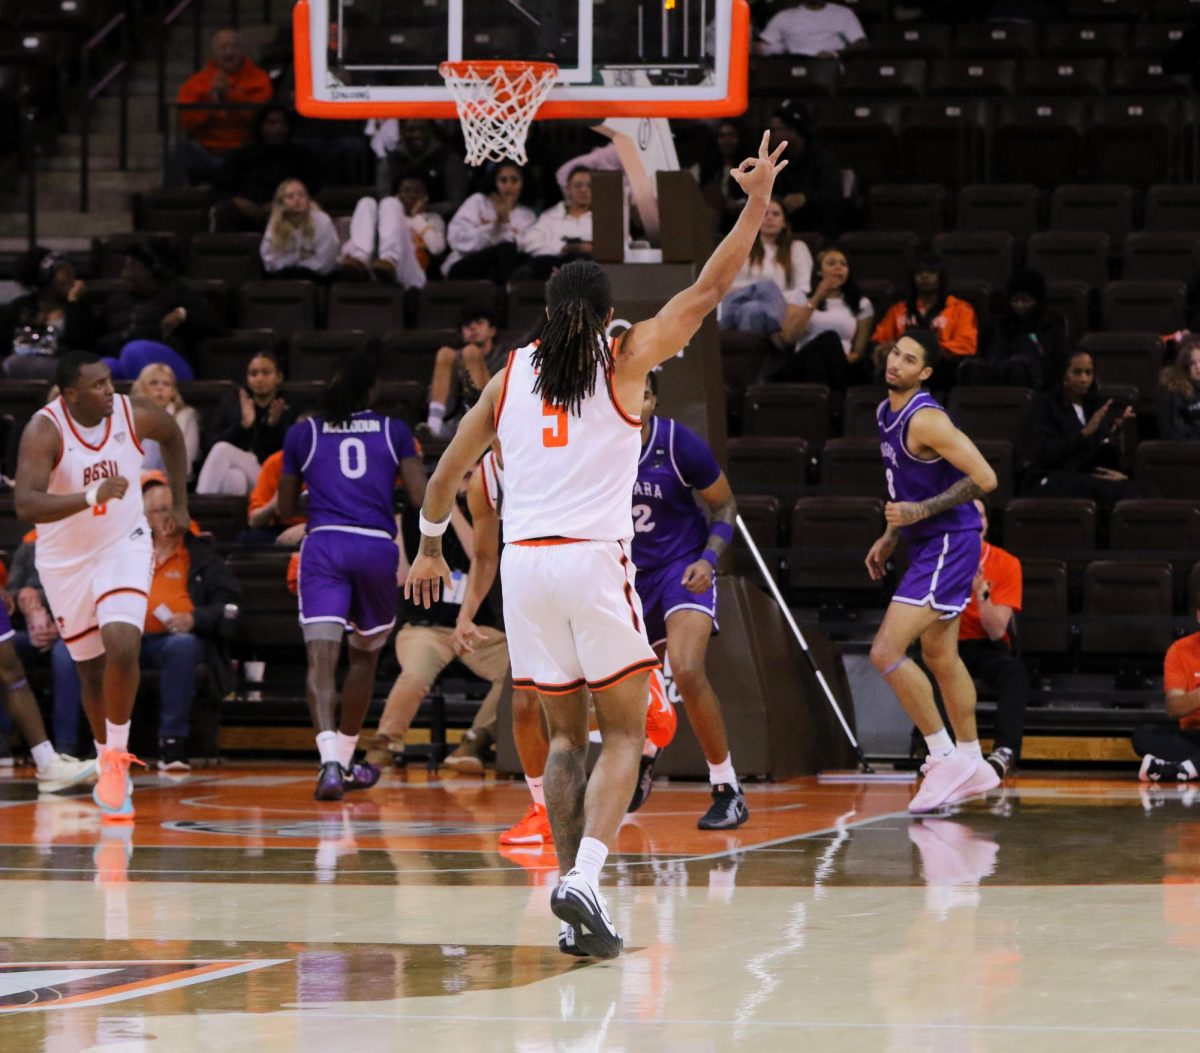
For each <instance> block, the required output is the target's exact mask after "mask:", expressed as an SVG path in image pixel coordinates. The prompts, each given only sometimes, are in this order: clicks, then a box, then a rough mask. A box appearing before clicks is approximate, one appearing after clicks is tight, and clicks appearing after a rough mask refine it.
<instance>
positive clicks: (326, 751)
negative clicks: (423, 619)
mask: <svg viewBox="0 0 1200 1053" xmlns="http://www.w3.org/2000/svg"><path fill="white" fill-rule="evenodd" d="M374 387H375V364H374V362H373V361H372V360H371V358H370V356H369V355H366V354H353V355H350V356H348V357H347V358H345V359H344V360H342V361H340V362H339V363H338V364H337V365H336V366H335V367H334V373H333V377H332V379H331V380H330V382H329V387H328V388H327V389H326V392H325V407H324V412H323V413H322V414H321V415H320V416H318V417H311V418H309V419H308V420H306V421H302V422H300V423H299V424H293V425H292V427H291V428H289V429H288V433H287V436H286V438H285V439H284V441H283V475H282V476H281V477H280V480H279V514H280V515H281V516H282V517H283V518H285V519H289V518H291V517H293V516H295V515H297V514H304V513H303V512H302V511H301V501H300V486H301V483H303V484H305V485H307V487H308V495H307V496H308V501H307V505H308V507H307V514H308V529H307V532H306V533H305V537H304V543H303V544H302V545H301V546H300V625H301V626H302V628H303V632H304V645H305V649H306V650H307V652H308V681H307V689H308V708H309V714H310V716H311V717H312V722H313V726H314V727H315V728H316V729H317V749H318V751H319V752H320V755H321V771H320V774H319V776H318V777H317V789H316V798H317V800H319V801H338V800H341V798H342V794H343V792H344V791H346V790H358V789H365V788H367V787H370V786H374V785H375V783H376V782H378V781H379V769H378V768H376V767H375V766H374V765H373V764H366V763H360V764H355V763H354V750H355V748H356V747H357V745H358V733H359V730H360V729H361V728H362V722H363V717H365V716H366V712H367V706H368V705H369V704H370V701H371V688H372V686H373V685H374V683H375V668H376V666H377V665H378V664H379V651H380V648H382V647H383V645H384V644H385V643H386V642H387V638H388V634H389V633H390V632H391V629H392V626H393V625H395V623H396V586H397V578H396V574H397V570H398V567H399V550H398V548H397V546H396V540H395V539H396V515H395V511H394V508H393V493H394V491H395V488H396V474H397V471H399V473H400V476H401V477H402V479H403V481H404V489H405V490H406V491H407V493H408V496H409V498H410V499H411V500H412V502H413V504H414V505H415V506H417V507H420V505H421V502H422V501H423V500H424V498H425V472H424V470H423V469H422V467H421V460H420V458H419V457H418V456H417V450H416V445H415V443H414V442H413V436H412V432H411V431H409V429H408V425H406V424H403V423H402V422H400V421H398V420H393V419H391V418H390V417H384V416H382V415H381V414H378V413H374V412H372V411H371V410H369V409H367V407H368V406H369V405H370V404H371V395H372V389H373V388H374ZM347 632H349V637H348V639H347V643H348V644H349V649H350V668H349V670H348V671H347V673H346V679H345V682H344V683H343V684H342V712H341V721H340V723H339V722H336V721H335V718H334V714H335V711H336V709H337V682H336V679H335V674H336V671H337V663H338V657H339V655H340V654H341V650H342V637H343V636H346V634H347Z"/></svg>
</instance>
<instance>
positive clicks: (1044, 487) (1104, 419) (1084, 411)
mask: <svg viewBox="0 0 1200 1053" xmlns="http://www.w3.org/2000/svg"><path fill="white" fill-rule="evenodd" d="M1134 420H1135V415H1134V411H1133V407H1132V406H1129V405H1124V406H1119V405H1117V404H1116V403H1115V401H1114V400H1113V399H1108V400H1107V401H1106V402H1103V403H1101V402H1100V398H1099V396H1098V394H1097V392H1096V373H1095V367H1094V365H1093V364H1092V356H1091V355H1090V354H1088V353H1087V352H1086V351H1076V352H1075V353H1074V354H1073V355H1071V357H1070V358H1069V359H1068V360H1067V369H1066V373H1065V375H1064V377H1063V381H1062V385H1061V387H1060V388H1059V390H1058V391H1057V392H1053V393H1044V394H1042V395H1039V396H1038V398H1037V401H1036V402H1035V403H1034V406H1033V410H1032V412H1031V413H1030V415H1029V420H1028V421H1027V422H1026V454H1027V457H1028V464H1029V468H1028V474H1027V480H1026V492H1027V493H1028V494H1030V495H1031V496H1044V497H1084V498H1090V499H1091V500H1093V501H1096V502H1097V503H1098V504H1101V505H1104V506H1108V507H1110V506H1112V505H1113V504H1115V503H1116V502H1117V501H1121V500H1124V499H1125V498H1132V497H1153V496H1154V494H1153V492H1152V488H1150V487H1148V486H1147V485H1146V484H1144V483H1140V482H1137V481H1135V480H1133V479H1130V478H1129V476H1128V475H1126V474H1125V473H1124V472H1123V471H1121V470H1120V469H1121V467H1122V465H1121V444H1120V441H1119V437H1120V432H1121V429H1122V428H1125V427H1133V426H1134V425H1133V424H1132V423H1131V422H1133V421H1134Z"/></svg>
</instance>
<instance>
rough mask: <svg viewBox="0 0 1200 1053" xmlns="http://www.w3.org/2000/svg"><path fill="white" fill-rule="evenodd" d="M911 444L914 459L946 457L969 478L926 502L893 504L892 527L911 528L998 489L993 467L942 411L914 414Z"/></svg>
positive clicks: (890, 508)
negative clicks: (911, 525) (915, 524)
mask: <svg viewBox="0 0 1200 1053" xmlns="http://www.w3.org/2000/svg"><path fill="white" fill-rule="evenodd" d="M908 443H909V446H910V447H911V452H912V453H913V455H914V456H917V457H942V458H944V459H945V460H947V461H949V462H950V463H951V464H952V465H954V467H955V468H957V469H958V470H959V471H960V472H962V473H963V475H964V476H965V477H966V478H964V479H959V480H958V482H956V483H955V484H954V485H953V486H950V487H948V488H947V489H945V490H943V491H942V492H941V493H940V494H937V495H936V496H934V497H931V498H929V499H927V500H925V501H896V502H889V504H888V505H887V506H886V508H885V509H884V515H885V517H886V518H887V521H888V526H889V528H891V527H901V526H909V525H910V524H912V523H917V522H919V521H920V520H922V519H928V518H929V517H930V516H935V515H937V514H938V513H939V512H944V511H946V509H948V508H953V507H954V506H955V505H961V504H965V503H966V502H967V501H974V500H975V499H976V498H977V497H982V496H983V495H984V494H987V493H991V492H992V491H993V490H995V489H996V473H995V472H994V471H993V470H992V466H991V465H990V464H988V463H987V461H986V460H985V459H984V456H983V454H981V453H980V452H979V450H978V449H977V448H976V446H975V444H974V443H973V442H972V441H971V440H970V439H969V438H967V436H966V435H965V434H964V433H963V432H961V431H959V430H958V428H956V427H955V426H954V424H953V422H952V421H951V420H950V418H949V417H948V416H947V415H946V414H945V413H943V412H941V411H940V410H936V409H932V408H931V409H923V410H918V411H917V412H916V413H915V414H914V415H913V418H912V422H911V423H910V424H909V426H908Z"/></svg>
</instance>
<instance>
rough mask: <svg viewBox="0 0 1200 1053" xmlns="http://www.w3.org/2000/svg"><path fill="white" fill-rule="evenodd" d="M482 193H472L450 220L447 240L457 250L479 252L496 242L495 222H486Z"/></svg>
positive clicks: (484, 199)
mask: <svg viewBox="0 0 1200 1053" xmlns="http://www.w3.org/2000/svg"><path fill="white" fill-rule="evenodd" d="M486 200H487V198H485V197H484V196H483V195H482V194H472V195H471V196H470V197H469V198H467V200H466V201H464V202H463V203H462V207H461V208H460V209H459V210H458V211H457V212H455V213H454V218H453V219H452V220H450V230H449V233H448V235H447V240H448V241H449V242H450V247H451V248H452V249H454V251H455V252H464V253H465V252H479V251H480V250H482V249H486V248H487V247H488V246H490V245H494V244H495V243H496V236H495V231H496V226H495V223H488V222H485V219H486V216H485V214H484V211H483V204H484V202H485V201H486Z"/></svg>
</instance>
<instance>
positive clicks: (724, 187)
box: [701, 121, 753, 231]
mask: <svg viewBox="0 0 1200 1053" xmlns="http://www.w3.org/2000/svg"><path fill="white" fill-rule="evenodd" d="M752 152H753V151H752V150H751V149H750V147H749V143H748V140H747V136H746V129H745V126H744V125H743V124H742V123H741V122H740V121H722V122H721V123H720V124H719V125H717V153H718V157H719V164H720V167H719V168H718V169H717V172H716V174H715V176H714V178H713V180H712V181H711V182H708V183H705V184H703V185H702V186H701V189H702V190H703V191H704V196H705V198H706V199H707V201H708V203H709V204H710V205H712V207H713V211H715V212H716V213H717V216H718V217H719V221H718V226H719V228H720V229H721V230H722V231H725V230H728V229H729V228H731V227H732V226H733V224H734V223H736V222H737V218H738V215H739V214H740V213H741V211H742V207H743V206H744V205H745V204H746V195H745V194H743V193H742V188H741V187H739V186H738V185H737V183H736V182H734V180H733V177H732V176H731V175H730V174H729V173H730V171H731V170H732V169H734V168H737V166H738V165H740V164H741V163H742V161H743V159H745V158H746V157H748V156H749V155H750V154H751V153H752Z"/></svg>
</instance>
